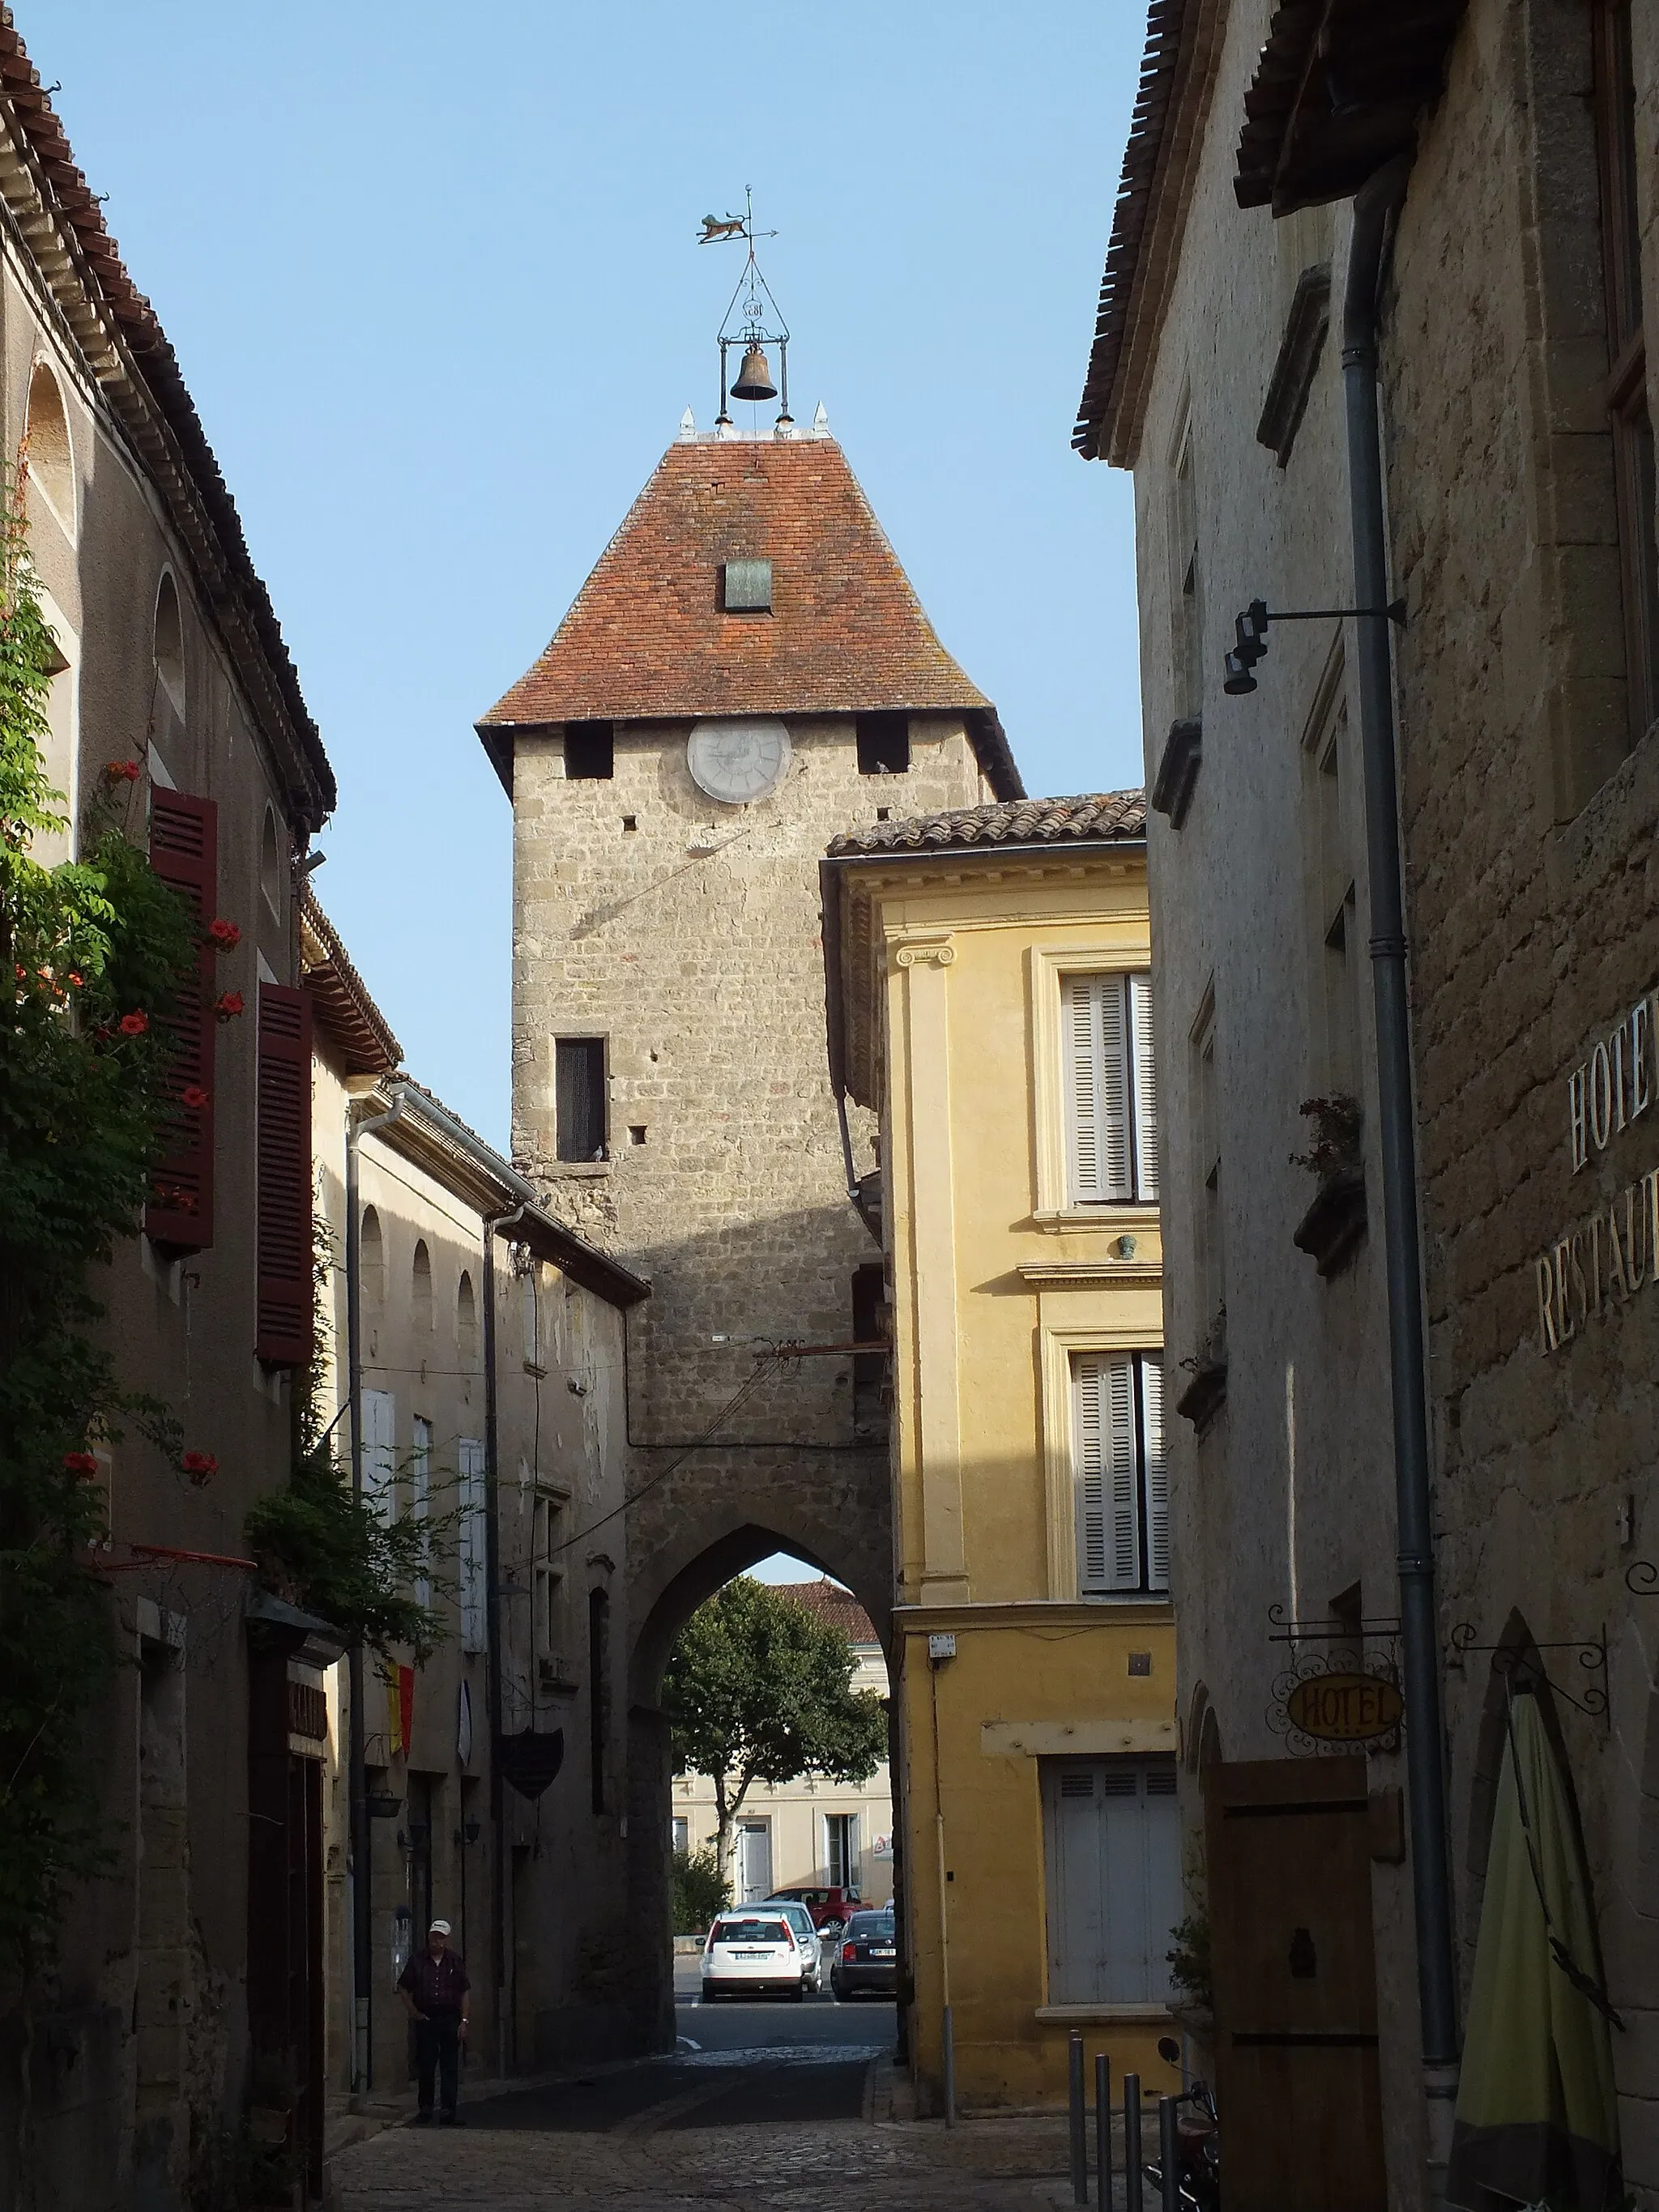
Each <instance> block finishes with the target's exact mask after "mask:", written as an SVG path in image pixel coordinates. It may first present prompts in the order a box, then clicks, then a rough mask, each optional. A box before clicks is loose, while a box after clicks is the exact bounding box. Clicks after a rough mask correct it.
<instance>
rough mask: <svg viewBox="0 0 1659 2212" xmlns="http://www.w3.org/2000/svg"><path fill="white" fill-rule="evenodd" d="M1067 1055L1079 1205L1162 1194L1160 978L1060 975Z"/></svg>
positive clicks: (1073, 1190) (1074, 1192)
mask: <svg viewBox="0 0 1659 2212" xmlns="http://www.w3.org/2000/svg"><path fill="white" fill-rule="evenodd" d="M1060 1016H1061V1034H1062V1039H1063V1045H1062V1048H1063V1051H1064V1054H1065V1060H1066V1085H1065V1112H1066V1200H1067V1202H1068V1203H1069V1204H1070V1205H1073V1206H1095V1205H1102V1204H1111V1203H1113V1202H1114V1201H1115V1202H1118V1203H1120V1204H1121V1202H1123V1201H1124V1200H1145V1201H1148V1202H1150V1201H1151V1200H1155V1199H1156V1198H1157V1196H1158V1086H1157V1081H1156V1078H1155V1075H1154V1072H1153V1066H1152V977H1151V976H1150V975H1147V974H1146V972H1145V971H1144V970H1139V971H1134V972H1131V973H1129V974H1127V975H1126V974H1122V973H1113V974H1109V975H1063V976H1062V977H1061V978H1060Z"/></svg>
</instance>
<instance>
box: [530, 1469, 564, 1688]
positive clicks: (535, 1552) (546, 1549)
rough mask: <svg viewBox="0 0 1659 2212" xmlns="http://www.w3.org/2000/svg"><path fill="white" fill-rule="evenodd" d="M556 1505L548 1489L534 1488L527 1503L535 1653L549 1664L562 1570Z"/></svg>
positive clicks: (555, 1649) (555, 1645)
mask: <svg viewBox="0 0 1659 2212" xmlns="http://www.w3.org/2000/svg"><path fill="white" fill-rule="evenodd" d="M559 1505H560V1500H559V1499H558V1498H556V1497H554V1496H553V1495H552V1494H551V1492H548V1491H544V1490H538V1492H536V1496H535V1498H534V1501H533V1503H532V1507H531V1530H530V1561H531V1587H532V1599H531V1602H532V1611H533V1613H534V1616H535V1624H534V1625H535V1638H536V1656H537V1658H538V1659H539V1660H541V1661H543V1662H546V1663H549V1664H551V1663H553V1662H556V1661H557V1660H558V1659H559V1657H560V1656H561V1655H560V1651H559V1642H558V1603H559V1585H560V1584H561V1583H562V1581H563V1580H564V1572H563V1569H562V1566H561V1565H560V1555H559V1553H558V1550H557V1544H558V1518H559Z"/></svg>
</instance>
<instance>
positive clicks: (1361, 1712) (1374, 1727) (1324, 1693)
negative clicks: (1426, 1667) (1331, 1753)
mask: <svg viewBox="0 0 1659 2212" xmlns="http://www.w3.org/2000/svg"><path fill="white" fill-rule="evenodd" d="M1405 1710H1406V1701H1405V1699H1403V1698H1402V1697H1401V1694H1400V1692H1399V1690H1398V1688H1397V1687H1396V1686H1395V1684H1394V1683H1392V1682H1390V1681H1389V1680H1388V1679H1387V1677H1386V1676H1384V1675H1382V1674H1309V1675H1307V1676H1305V1677H1304V1680H1301V1681H1300V1682H1298V1683H1297V1686H1296V1687H1295V1688H1294V1689H1293V1690H1292V1691H1291V1693H1290V1695H1289V1697H1287V1698H1286V1699H1285V1717H1286V1718H1287V1719H1288V1720H1289V1721H1290V1723H1291V1727H1292V1728H1297V1729H1301V1731H1302V1733H1303V1735H1311V1736H1316V1737H1317V1738H1318V1739H1319V1741H1321V1742H1322V1743H1365V1742H1367V1741H1370V1738H1371V1737H1372V1736H1378V1735H1388V1734H1389V1731H1390V1729H1396V1728H1398V1727H1399V1725H1400V1718H1401V1714H1402V1713H1403V1712H1404V1711H1405Z"/></svg>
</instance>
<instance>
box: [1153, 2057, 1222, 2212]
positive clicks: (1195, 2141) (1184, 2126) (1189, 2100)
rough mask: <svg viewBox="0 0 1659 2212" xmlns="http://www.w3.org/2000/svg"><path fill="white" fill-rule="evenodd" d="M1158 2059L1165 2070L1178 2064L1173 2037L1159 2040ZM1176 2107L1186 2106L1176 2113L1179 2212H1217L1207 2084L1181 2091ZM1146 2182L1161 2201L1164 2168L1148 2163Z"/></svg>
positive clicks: (1214, 2125)
mask: <svg viewBox="0 0 1659 2212" xmlns="http://www.w3.org/2000/svg"><path fill="white" fill-rule="evenodd" d="M1158 2057H1160V2058H1161V2059H1163V2061H1164V2063H1165V2065H1167V2066H1179V2065H1180V2063H1181V2045H1179V2044H1178V2043H1177V2042H1176V2039H1175V2038H1174V2036H1172V2035H1165V2036H1160V2037H1159V2039H1158ZM1175 2102H1176V2106H1177V2107H1181V2106H1191V2107H1192V2110H1191V2111H1190V2112H1186V2111H1181V2110H1177V2113H1176V2144H1177V2147H1178V2148H1177V2156H1176V2197H1177V2201H1178V2202H1179V2203H1180V2205H1181V2207H1182V2212H1219V2208H1220V2204H1221V2170H1220V2160H1221V2143H1220V2123H1219V2121H1218V2118H1217V2117H1216V2109H1215V2099H1214V2098H1213V2097H1212V2095H1211V2094H1210V2085H1209V2083H1208V2082H1207V2081H1194V2083H1193V2085H1192V2087H1191V2088H1189V2089H1183V2090H1182V2093H1181V2094H1180V2095H1179V2096H1178V2097H1177V2098H1176V2100H1175ZM1146 2179H1147V2180H1148V2181H1149V2182H1150V2183H1151V2185H1152V2187H1153V2189H1154V2190H1156V2191H1157V2192H1158V2196H1157V2198H1156V2199H1155V2201H1156V2202H1158V2203H1163V2201H1164V2167H1163V2165H1162V2163H1161V2162H1160V2161H1159V2160H1157V2159H1154V2160H1152V2161H1151V2162H1150V2163H1149V2164H1148V2166H1146Z"/></svg>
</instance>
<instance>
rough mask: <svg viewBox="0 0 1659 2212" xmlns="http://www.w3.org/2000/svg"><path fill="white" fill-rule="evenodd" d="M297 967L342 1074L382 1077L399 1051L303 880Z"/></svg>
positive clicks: (307, 881) (398, 1057)
mask: <svg viewBox="0 0 1659 2212" xmlns="http://www.w3.org/2000/svg"><path fill="white" fill-rule="evenodd" d="M300 966H301V974H302V975H303V976H304V978H305V986H306V989H307V991H308V992H309V993H310V994H311V1000H312V1005H313V1008H314V1009H315V1012H316V1017H317V1022H318V1025H319V1028H320V1029H321V1030H322V1031H323V1033H324V1035H325V1036H326V1037H327V1038H328V1041H329V1042H330V1043H331V1045H332V1046H333V1047H334V1049H335V1051H336V1052H337V1054H339V1056H340V1063H341V1066H342V1067H343V1070H344V1072H345V1073H347V1074H348V1075H384V1074H386V1073H389V1072H390V1070H391V1069H392V1068H394V1067H396V1066H397V1065H398V1061H399V1060H401V1059H402V1058H403V1056H404V1048H403V1047H402V1046H401V1045H400V1044H399V1043H398V1040H397V1038H396V1037H395V1036H393V1035H392V1024H390V1023H389V1022H388V1021H387V1019H386V1016H385V1015H384V1014H383V1013H382V1012H380V1008H379V1007H378V1006H376V1005H375V1003H374V999H373V998H372V997H371V996H370V994H369V989H368V984H367V983H365V982H364V981H363V979H362V976H361V975H359V974H358V973H357V970H356V968H355V967H354V966H353V965H352V962H351V958H350V956H349V954H348V952H347V951H346V949H345V946H344V945H343V944H342V943H341V941H340V933H339V932H338V930H337V929H336V928H335V927H334V925H333V923H332V922H331V921H330V920H329V918H328V916H327V915H325V913H324V912H323V909H322V908H321V907H320V906H319V904H318V901H317V894H316V893H315V891H313V890H312V888H311V881H310V878H308V877H304V878H301V884H300Z"/></svg>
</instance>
